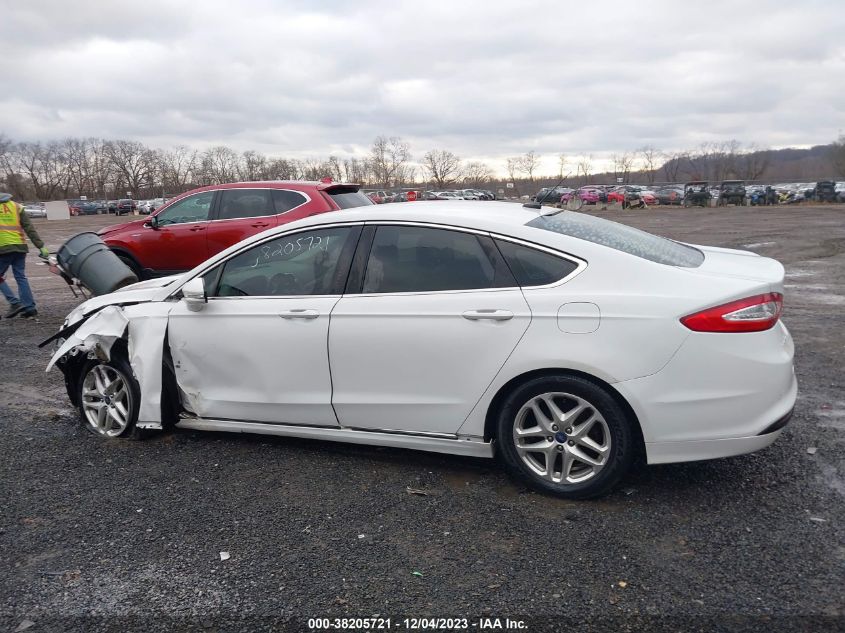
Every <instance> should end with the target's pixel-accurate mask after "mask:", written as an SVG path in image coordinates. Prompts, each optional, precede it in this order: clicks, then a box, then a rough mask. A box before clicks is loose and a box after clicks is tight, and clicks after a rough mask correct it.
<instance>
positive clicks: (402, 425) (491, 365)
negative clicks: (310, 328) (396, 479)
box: [329, 225, 531, 434]
mask: <svg viewBox="0 0 845 633" xmlns="http://www.w3.org/2000/svg"><path fill="white" fill-rule="evenodd" d="M362 241H363V240H362ZM530 320H531V314H530V310H529V308H528V304H527V303H526V301H525V298H524V297H523V295H522V291H521V290H520V289H519V288H518V287H517V283H516V281H515V280H514V279H513V277H512V275H511V273H510V271H509V270H508V269H507V266H506V265H505V264H504V261H502V258H501V255H500V254H498V251H497V250H496V248H495V246H494V245H493V242H492V240H491V239H490V238H489V237H487V236H483V235H476V234H473V233H468V232H462V231H458V230H446V229H440V228H430V227H421V226H414V225H395V226H380V227H378V229H377V230H376V233H375V236H374V239H373V245H372V248H371V251H370V254H369V257H368V260H367V267H366V272H365V274H364V278H363V283H362V285H361V288H360V292H352V293H351V294H348V295H345V296H344V297H343V298H342V299H341V300H340V301H339V302H338V304H337V305H336V306H335V308H334V310H333V311H332V324H331V331H330V333H329V357H330V359H331V369H332V380H333V385H334V394H333V396H332V402H333V403H334V408H335V411H336V413H337V416H338V420H339V422H340V424H341V425H342V426H344V427H350V428H360V429H381V430H394V431H406V432H407V431H410V432H429V433H432V432H433V433H450V434H451V433H455V432H457V430H458V428H459V427H460V426H461V424H462V423H463V422H464V420H465V419H466V417H467V416H468V415H469V413H470V411H471V410H472V408H473V407H474V406H475V404H476V402H478V399H479V398H480V397H481V395H482V394H483V393H484V391H485V389H487V387H488V386H489V385H490V383H491V382H492V380H493V378H494V377H495V376H496V373H497V372H498V371H499V370H500V369H501V368H502V366H503V365H504V363H505V361H506V360H507V358H508V356H509V355H510V353H511V352H512V351H513V349H514V348H515V347H516V344H517V343H518V341H519V340H520V338H521V337H522V335H523V333H524V332H525V330H526V329H527V327H528V324H529V322H530Z"/></svg>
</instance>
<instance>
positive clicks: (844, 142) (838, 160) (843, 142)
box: [829, 135, 845, 177]
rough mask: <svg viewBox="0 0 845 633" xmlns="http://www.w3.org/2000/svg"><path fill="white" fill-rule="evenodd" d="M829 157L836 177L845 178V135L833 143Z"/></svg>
mask: <svg viewBox="0 0 845 633" xmlns="http://www.w3.org/2000/svg"><path fill="white" fill-rule="evenodd" d="M829 156H830V162H831V163H832V165H833V169H834V171H835V172H836V175H837V176H842V177H845V135H842V136H840V137H839V138H838V139H837V140H836V141H834V142H833V144H832V146H831V148H830V153H829Z"/></svg>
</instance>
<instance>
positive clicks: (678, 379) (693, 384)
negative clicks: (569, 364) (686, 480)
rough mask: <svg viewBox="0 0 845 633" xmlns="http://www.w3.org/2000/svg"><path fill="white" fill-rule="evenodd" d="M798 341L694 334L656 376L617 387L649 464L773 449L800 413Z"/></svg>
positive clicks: (783, 335) (776, 331) (778, 330)
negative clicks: (795, 344)
mask: <svg viewBox="0 0 845 633" xmlns="http://www.w3.org/2000/svg"><path fill="white" fill-rule="evenodd" d="M793 352H794V348H793V344H792V338H791V337H790V335H789V332H788V331H787V329H786V328H785V327H784V326H783V324H781V323H778V324H777V325H776V326H775V327H774V328H772V329H771V330H767V331H765V332H756V333H752V334H748V335H746V334H741V335H731V334H699V333H694V334H692V335H691V336H690V337H689V338H688V339H687V340H686V341H685V342H684V344H683V345H682V346H681V348H680V349H679V350H678V352H677V353H676V354H675V356H674V357H673V358H672V360H671V361H669V363H668V364H667V365H666V367H664V368H663V369H662V370H661V371H659V372H658V373H656V374H653V375H651V376H646V377H644V378H638V379H636V380H629V381H624V382H620V383H616V384H614V387H616V389H617V390H618V391H619V393H620V394H621V395H622V396H623V397H624V398H625V399H626V400H627V401H628V402H629V403H630V405H631V407H632V408H633V409H634V412H635V413H636V414H637V417H638V419H639V421H640V426H641V428H642V432H643V438H644V440H645V445H646V454H647V459H648V462H649V463H654V464H658V463H667V462H675V461H693V460H699V459H713V458H717V457H728V456H731V455H740V454H742V453H749V452H753V451H756V450H759V449H761V448H764V447H765V446H768V445H769V444H771V443H772V442H773V441H774V440H775V439H777V437H778V435H779V434H780V431H781V429H782V428H783V426H784V425H785V424H786V422H787V421H788V419H789V415H790V414H791V411H792V409H793V407H794V406H795V399H796V397H797V393H798V383H797V381H796V379H795V372H794V371H793V367H792V357H793Z"/></svg>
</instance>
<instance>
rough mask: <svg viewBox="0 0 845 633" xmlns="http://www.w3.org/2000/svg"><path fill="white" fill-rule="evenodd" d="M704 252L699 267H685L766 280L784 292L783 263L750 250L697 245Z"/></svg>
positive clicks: (709, 273)
mask: <svg viewBox="0 0 845 633" xmlns="http://www.w3.org/2000/svg"><path fill="white" fill-rule="evenodd" d="M695 248H697V249H699V250H700V251H701V252H703V253H704V261H703V262H702V263H701V265H700V266H698V267H697V268H685V269H683V270H687V271H689V272H691V273H695V274H703V275H708V276H713V277H730V278H733V279H747V280H749V281H756V282H764V283H767V284H769V285H770V287H771V290H772V291H773V292H780V293H783V279H784V274H785V271H784V268H783V264H781V263H780V262H779V261H777V260H775V259H771V258H769V257H762V256H760V255H757V254H756V253H752V252H750V251H740V250H736V249H733V248H718V247H715V246H695Z"/></svg>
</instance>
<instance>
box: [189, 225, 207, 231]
mask: <svg viewBox="0 0 845 633" xmlns="http://www.w3.org/2000/svg"><path fill="white" fill-rule="evenodd" d="M188 230H189V231H205V227H204V226H192V227H191V228H189V229H188Z"/></svg>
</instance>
